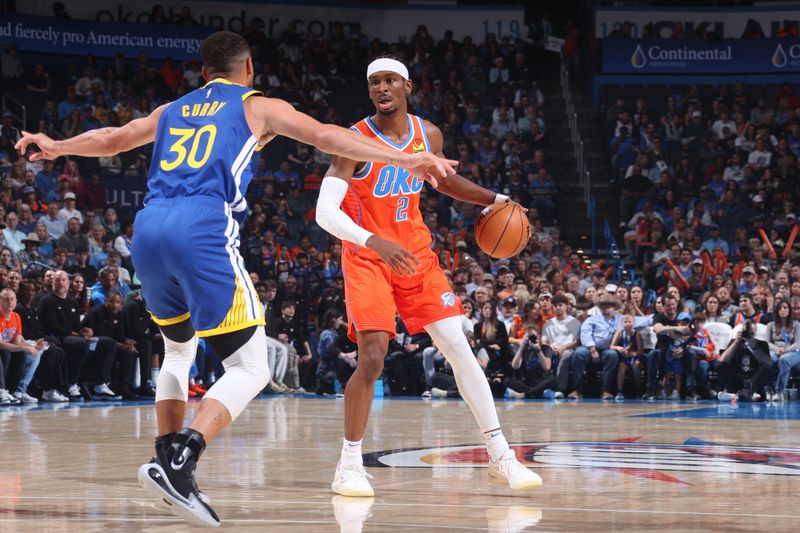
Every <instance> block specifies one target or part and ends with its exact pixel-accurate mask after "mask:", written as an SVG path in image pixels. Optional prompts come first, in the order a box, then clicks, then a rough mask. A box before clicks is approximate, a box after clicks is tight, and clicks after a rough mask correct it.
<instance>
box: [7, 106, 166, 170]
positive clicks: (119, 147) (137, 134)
mask: <svg viewBox="0 0 800 533" xmlns="http://www.w3.org/2000/svg"><path fill="white" fill-rule="evenodd" d="M168 105H169V104H164V105H162V106H160V107H158V108H157V109H156V110H155V111H153V112H152V113H150V115H148V116H146V117H142V118H138V119H136V120H132V121H130V122H128V123H127V124H125V125H124V126H122V127H119V128H101V129H97V130H91V131H87V132H86V133H82V134H80V135H78V136H76V137H72V138H71V139H65V140H63V141H56V140H54V139H51V138H50V137H48V136H47V135H45V134H44V133H29V132H27V131H23V132H22V138H21V139H20V140H19V141H18V142H17V144H16V146H14V148H15V149H16V150H18V151H19V152H20V153H21V154H23V155H24V154H25V151H26V150H27V149H28V146H29V145H31V144H35V145H36V146H38V147H39V150H41V151H40V152H37V153H35V154H33V155H32V156H31V158H30V159H31V161H38V160H40V159H56V158H59V157H61V156H64V155H78V156H83V157H104V156H112V155H116V154H118V153H120V152H127V151H128V150H133V149H134V148H138V147H139V146H144V145H145V144H149V143H151V142H153V141H154V140H155V138H156V128H157V126H158V119H159V118H161V114H162V113H163V112H164V109H166V107H167V106H168Z"/></svg>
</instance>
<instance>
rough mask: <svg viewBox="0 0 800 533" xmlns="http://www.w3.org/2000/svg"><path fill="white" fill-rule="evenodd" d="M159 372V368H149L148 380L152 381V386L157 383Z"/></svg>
mask: <svg viewBox="0 0 800 533" xmlns="http://www.w3.org/2000/svg"><path fill="white" fill-rule="evenodd" d="M160 373H161V369H160V368H151V369H150V381H151V382H152V383H153V386H155V384H156V383H158V374H160Z"/></svg>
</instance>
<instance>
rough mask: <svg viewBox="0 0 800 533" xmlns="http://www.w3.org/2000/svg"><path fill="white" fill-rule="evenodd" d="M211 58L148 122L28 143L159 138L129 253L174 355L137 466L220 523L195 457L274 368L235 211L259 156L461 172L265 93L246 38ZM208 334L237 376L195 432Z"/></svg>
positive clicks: (228, 41)
mask: <svg viewBox="0 0 800 533" xmlns="http://www.w3.org/2000/svg"><path fill="white" fill-rule="evenodd" d="M201 55H202V59H203V76H204V77H205V79H206V80H207V81H208V83H207V84H206V85H205V86H203V87H202V88H199V89H196V90H194V91H192V92H190V93H188V94H187V95H185V96H183V97H182V98H180V99H178V100H176V101H174V102H172V103H170V104H165V105H163V106H161V107H159V108H158V109H156V110H155V111H153V113H152V114H151V115H150V116H148V117H145V118H141V119H138V120H134V121H132V122H130V123H128V124H126V125H125V126H123V127H120V128H105V129H100V130H94V131H90V132H86V133H84V134H82V135H79V136H77V137H74V138H72V139H67V140H64V141H54V140H52V139H50V138H48V137H47V136H45V135H43V134H30V133H27V132H25V133H24V134H23V137H22V139H21V140H20V141H19V142H18V143H17V145H16V148H17V149H18V150H20V153H23V154H24V153H25V151H26V149H27V147H28V146H29V145H30V144H35V145H37V146H38V147H39V149H40V150H41V152H39V153H36V154H34V155H33V156H31V160H39V159H55V158H57V157H61V156H64V155H79V156H86V157H100V156H111V155H114V154H117V153H119V152H125V151H128V150H132V149H134V148H136V147H139V146H142V145H145V144H148V143H151V142H155V146H154V149H153V160H152V164H151V166H150V175H149V178H148V189H149V192H148V194H147V197H146V198H145V208H144V209H143V210H141V211H139V213H138V215H137V217H136V222H135V227H136V236H135V238H134V240H133V246H132V250H131V253H132V257H133V263H134V266H135V267H136V272H137V274H138V276H139V278H140V279H141V281H142V290H143V292H144V297H145V300H146V302H147V306H148V309H149V311H150V312H151V314H152V315H153V319H154V320H155V322H156V323H157V324H158V325H159V328H160V329H161V332H162V334H163V336H164V343H165V358H164V364H163V366H162V367H161V373H160V375H159V379H158V384H157V387H156V414H157V417H158V435H159V436H158V438H157V439H156V444H155V451H156V454H155V457H154V458H153V459H152V460H151V462H150V463H147V464H144V465H142V466H141V468H140V469H139V481H140V482H141V483H142V485H143V486H144V487H145V488H146V489H147V490H148V491H149V492H151V493H153V494H154V495H156V496H157V497H159V498H163V499H164V500H165V501H167V502H168V503H169V504H170V505H171V508H172V510H173V512H174V513H175V514H176V515H178V516H180V517H182V518H184V519H186V520H188V521H190V522H192V523H194V524H196V525H200V526H210V527H217V526H219V524H220V521H219V518H218V517H217V515H216V513H215V512H214V511H213V509H212V508H211V506H210V505H209V500H208V498H207V497H206V496H205V495H204V494H203V493H202V492H200V490H199V489H198V488H197V484H196V483H195V479H194V470H195V467H196V464H197V461H198V459H199V458H200V456H201V454H202V453H203V450H204V449H205V447H206V443H207V442H208V441H210V440H211V439H213V438H214V437H216V436H217V435H218V434H219V433H220V431H222V430H223V429H224V428H226V427H227V426H228V425H229V424H230V423H231V422H232V421H233V420H235V419H236V417H237V416H238V415H239V414H240V413H241V412H242V411H243V410H244V408H245V406H246V405H247V404H248V403H249V402H250V400H251V399H252V398H253V397H254V396H255V395H256V394H258V393H259V391H261V390H262V389H263V388H264V387H265V386H266V384H267V383H268V381H269V373H270V372H269V368H268V365H267V340H266V336H265V333H264V317H263V314H262V307H261V305H260V303H259V301H258V296H257V295H256V291H255V289H254V288H253V284H252V282H251V281H250V277H249V275H248V273H247V272H246V271H245V268H244V263H243V261H242V258H241V256H240V255H239V251H238V249H239V224H238V222H237V220H236V215H237V214H239V215H241V214H242V213H245V211H246V209H247V205H246V202H245V199H244V193H245V191H246V189H247V186H248V184H249V183H250V180H251V178H252V171H251V167H250V162H251V159H252V158H253V154H254V152H257V151H258V150H260V149H261V148H262V147H263V146H264V145H265V144H266V143H268V142H269V141H270V140H272V139H273V138H274V137H275V136H277V135H286V136H288V137H291V138H293V139H296V140H298V141H301V142H304V143H307V144H312V145H315V146H317V147H319V148H320V149H321V150H323V151H325V152H328V153H331V154H335V155H340V156H344V157H347V158H351V159H354V160H358V161H370V160H378V161H384V162H387V163H390V164H392V165H399V166H402V167H404V168H406V169H407V170H409V171H411V172H412V173H414V174H416V175H418V176H425V177H426V178H427V179H430V180H431V181H435V180H436V179H437V178H445V177H447V176H448V175H450V174H453V173H454V169H453V166H454V165H455V164H456V162H455V161H448V160H445V159H443V158H439V157H437V156H435V155H433V154H425V153H420V154H403V153H400V152H398V151H397V150H394V149H392V148H389V147H387V146H385V145H381V144H379V143H377V142H374V141H371V140H368V139H366V138H365V137H364V136H363V135H359V134H358V133H355V132H353V131H351V130H348V129H344V128H340V127H338V126H334V125H327V124H320V123H319V122H317V121H316V120H314V119H312V118H311V117H309V116H307V115H305V114H302V113H299V112H297V111H295V110H294V108H292V106H291V105H289V104H288V103H286V102H284V101H282V100H276V99H271V98H265V97H263V96H261V93H259V92H258V91H254V90H252V89H251V86H252V83H253V62H252V59H251V57H250V47H249V46H248V44H247V42H246V41H245V40H244V39H243V38H242V37H240V36H239V35H237V34H235V33H230V32H218V33H215V34H213V35H211V36H210V37H208V38H207V39H206V40H205V41H204V42H203V45H202V49H201ZM198 337H204V338H205V339H206V341H207V342H208V343H209V344H210V345H211V347H212V348H213V349H214V351H215V352H216V353H217V354H218V355H219V356H220V358H221V359H222V360H223V364H224V366H225V375H224V376H223V377H222V378H221V379H219V380H218V381H217V382H216V383H215V384H214V385H213V386H212V387H211V388H210V389H209V391H208V393H207V394H206V395H205V397H204V398H203V401H202V402H200V406H199V408H198V410H197V413H196V415H195V417H194V418H193V419H192V421H191V422H190V423H189V425H188V427H183V421H184V414H185V407H186V400H187V392H188V376H189V368H190V367H191V365H192V361H193V360H194V358H195V353H196V351H197V338H198Z"/></svg>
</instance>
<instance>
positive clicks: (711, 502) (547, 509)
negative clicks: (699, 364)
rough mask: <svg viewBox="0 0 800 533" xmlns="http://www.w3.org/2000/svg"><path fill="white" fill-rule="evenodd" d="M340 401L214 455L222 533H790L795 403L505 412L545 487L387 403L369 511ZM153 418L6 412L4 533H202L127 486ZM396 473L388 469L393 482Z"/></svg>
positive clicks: (439, 413) (232, 439) (205, 462)
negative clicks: (510, 474) (339, 468)
mask: <svg viewBox="0 0 800 533" xmlns="http://www.w3.org/2000/svg"><path fill="white" fill-rule="evenodd" d="M343 405H344V403H343V401H342V400H341V399H336V400H335V399H318V398H314V397H305V398H297V397H276V396H272V397H266V398H265V399H259V400H256V401H254V402H253V403H252V404H251V405H250V407H249V408H248V409H247V411H246V412H245V413H244V414H243V415H242V416H241V417H240V418H239V420H237V421H236V423H235V424H234V426H233V428H232V429H230V430H229V431H227V432H226V433H224V434H223V435H222V436H221V437H220V438H219V439H218V440H217V441H215V442H214V443H212V445H211V446H209V448H208V449H207V450H206V453H205V455H204V456H203V458H202V460H201V463H200V467H199V469H198V480H199V484H200V487H201V488H202V489H203V490H204V492H206V494H208V495H209V496H210V497H211V498H212V499H213V501H214V507H215V509H216V510H217V512H218V513H219V514H220V516H221V517H222V519H223V528H226V529H228V530H231V531H301V532H312V533H313V532H318V531H334V532H336V531H342V532H346V533H350V532H360V531H361V522H362V520H363V518H364V517H366V521H364V523H363V531H365V532H372V531H382V532H406V531H408V532H417V531H420V532H422V531H492V532H498V533H499V532H503V533H507V532H518V531H539V530H542V531H593V532H600V531H612V530H618V531H646V530H648V531H652V530H670V531H689V530H695V531H696V530H706V531H748V532H750V531H797V527H798V526H797V524H798V523H800V500H798V496H797V495H798V493H800V490H798V487H800V477H798V475H800V404H797V403H792V404H785V405H777V406H768V405H765V404H759V405H752V404H740V405H730V404H726V405H719V404H716V403H710V402H709V403H699V404H678V403H641V402H626V403H613V402H612V403H600V402H586V401H584V402H581V403H574V402H565V403H554V402H500V403H498V408H499V411H500V416H501V420H502V422H503V425H504V429H505V433H506V435H507V437H508V439H509V441H510V442H513V443H518V445H517V446H516V449H517V454H518V457H520V459H525V460H526V461H527V462H528V463H532V464H533V466H534V467H535V468H536V470H537V471H538V472H539V473H540V474H541V475H542V477H543V478H544V482H545V484H544V487H543V488H541V489H540V490H538V491H534V492H529V493H522V494H511V493H510V491H509V490H508V489H507V488H505V487H504V486H503V485H498V484H495V483H491V482H490V481H489V480H488V478H487V476H486V470H485V468H483V466H485V455H484V452H483V451H482V449H481V447H480V446H479V445H480V444H481V437H480V435H479V433H478V431H477V429H476V427H475V424H474V422H473V420H472V417H471V415H470V412H469V410H468V409H467V408H466V406H465V405H464V403H463V402H461V401H455V400H439V401H432V402H424V401H420V400H394V399H384V400H382V401H377V402H376V403H375V405H374V408H373V414H372V420H371V426H370V429H369V430H368V434H367V437H366V438H365V441H364V449H365V453H367V456H366V457H365V460H366V461H367V463H368V464H371V465H382V466H373V467H370V468H369V472H370V473H371V474H372V475H373V476H374V479H373V485H374V487H375V491H376V496H375V498H374V500H373V501H372V505H371V507H370V505H369V504H370V501H369V500H366V501H364V500H358V499H356V500H355V501H353V500H352V499H348V498H334V497H333V496H334V495H333V494H332V493H331V491H330V481H331V477H332V474H333V470H334V468H335V465H336V460H337V457H338V453H339V448H340V443H341V425H342V423H341V420H342V409H343ZM154 432H155V415H154V410H153V407H152V404H144V403H143V404H140V405H130V404H128V405H122V404H119V405H109V404H102V405H99V406H98V405H97V404H90V405H87V406H85V407H82V408H78V407H65V408H60V409H54V408H52V407H51V408H47V407H45V408H36V409H33V410H25V409H23V408H0V531H2V532H9V533H10V532H16V531H20V532H41V531H45V532H47V533H52V532H60V531H81V532H83V531H100V530H103V531H108V532H116V531H142V530H145V531H169V532H177V531H196V530H197V529H198V528H194V527H190V526H187V525H185V524H184V523H183V522H181V521H179V520H178V519H177V518H175V517H174V516H173V515H172V514H171V513H170V512H169V511H168V510H167V509H166V508H165V506H164V505H163V504H161V503H160V502H158V501H156V500H154V499H152V498H150V497H149V496H148V495H147V494H146V493H145V492H144V491H143V490H142V489H141V488H140V487H139V485H138V483H137V481H136V470H137V468H138V466H139V465H140V464H141V463H142V462H144V461H146V460H147V459H149V457H150V455H151V452H152V437H153V435H154ZM386 465H390V466H386Z"/></svg>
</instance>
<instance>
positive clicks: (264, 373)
mask: <svg viewBox="0 0 800 533" xmlns="http://www.w3.org/2000/svg"><path fill="white" fill-rule="evenodd" d="M268 361H269V360H268V359H267V358H266V357H264V358H263V359H261V360H260V361H258V362H257V363H256V364H255V365H253V376H254V377H255V380H256V383H257V384H258V390H261V389H263V388H264V387H266V386H267V384H268V383H269V378H270V370H269V364H268Z"/></svg>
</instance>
